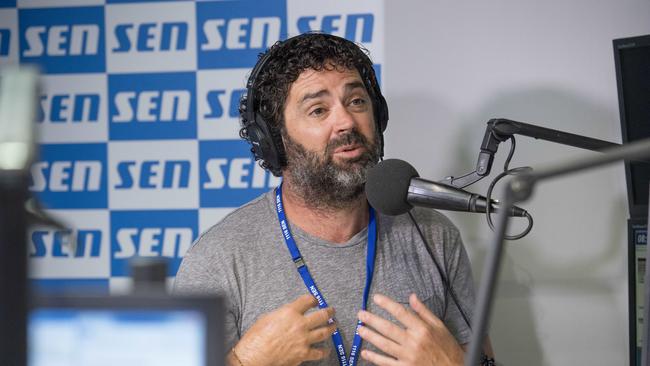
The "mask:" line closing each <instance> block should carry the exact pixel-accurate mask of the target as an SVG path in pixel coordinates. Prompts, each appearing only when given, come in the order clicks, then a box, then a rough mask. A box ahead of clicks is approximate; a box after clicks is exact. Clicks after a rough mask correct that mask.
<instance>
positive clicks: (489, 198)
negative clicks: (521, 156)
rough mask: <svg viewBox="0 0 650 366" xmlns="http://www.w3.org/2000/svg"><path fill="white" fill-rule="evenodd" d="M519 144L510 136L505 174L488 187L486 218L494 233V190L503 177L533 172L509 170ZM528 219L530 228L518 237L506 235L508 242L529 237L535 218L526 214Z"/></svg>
mask: <svg viewBox="0 0 650 366" xmlns="http://www.w3.org/2000/svg"><path fill="white" fill-rule="evenodd" d="M516 146H517V144H516V142H515V137H514V136H510V152H509V153H508V157H507V158H506V161H505V163H504V164H503V172H501V173H500V174H499V175H497V176H496V177H495V178H494V179H493V180H492V182H490V186H489V187H488V190H487V193H486V195H485V197H486V200H487V202H488V204H487V205H485V218H486V220H487V223H488V226H489V227H490V229H492V231H494V224H493V223H492V205H490V204H489V202H492V190H494V186H495V185H496V184H497V182H498V181H499V180H501V179H502V178H503V177H505V176H508V175H517V174H521V173H525V172H529V171H531V170H532V168H531V167H528V166H522V167H517V168H512V169H510V168H509V165H510V160H512V156H513V155H514V154H515V148H516ZM526 218H527V219H528V227H526V229H524V231H522V232H521V233H519V234H517V235H505V237H504V238H505V239H507V240H517V239H521V238H523V237H524V236H526V235H528V233H529V232H530V230H532V229H533V217H532V216H531V215H530V214H529V213H528V212H526Z"/></svg>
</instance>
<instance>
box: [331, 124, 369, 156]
mask: <svg viewBox="0 0 650 366" xmlns="http://www.w3.org/2000/svg"><path fill="white" fill-rule="evenodd" d="M354 144H361V145H363V146H364V147H365V148H366V150H368V151H370V150H371V149H372V148H373V144H371V143H370V142H369V141H368V139H367V138H366V137H365V136H364V135H362V134H361V133H360V132H359V131H357V130H352V131H350V132H348V133H346V134H345V135H342V136H339V137H337V138H335V139H333V140H331V141H330V142H328V143H327V146H326V147H325V155H326V156H331V155H332V153H333V152H334V150H336V149H337V148H338V147H341V146H346V145H354Z"/></svg>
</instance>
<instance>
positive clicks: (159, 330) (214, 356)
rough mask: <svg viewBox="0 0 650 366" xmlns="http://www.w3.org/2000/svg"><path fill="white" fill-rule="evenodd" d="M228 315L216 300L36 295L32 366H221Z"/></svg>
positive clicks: (159, 295) (31, 321)
mask: <svg viewBox="0 0 650 366" xmlns="http://www.w3.org/2000/svg"><path fill="white" fill-rule="evenodd" d="M223 313H224V310H223V300H222V299H220V298H217V297H211V296H200V297H198V296H191V297H171V296H167V295H166V294H164V293H154V292H151V291H149V292H147V293H145V294H143V293H138V294H132V295H126V296H101V295H100V296H89V295H65V296H61V295H49V296H35V297H34V298H33V299H32V300H31V307H30V312H29V323H28V324H29V328H28V329H29V365H30V366H46V365H60V366H77V365H88V366H91V365H120V366H146V365H157V366H180V365H183V366H220V365H223V364H224V336H223V334H224V333H223V331H224V330H223ZM2 365H4V364H2Z"/></svg>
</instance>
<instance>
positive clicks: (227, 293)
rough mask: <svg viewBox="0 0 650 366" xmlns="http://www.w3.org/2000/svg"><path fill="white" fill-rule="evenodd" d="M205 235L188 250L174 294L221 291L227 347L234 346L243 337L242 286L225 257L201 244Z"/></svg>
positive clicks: (207, 293)
mask: <svg viewBox="0 0 650 366" xmlns="http://www.w3.org/2000/svg"><path fill="white" fill-rule="evenodd" d="M201 240H202V239H199V241H198V242H197V243H196V244H195V245H193V246H192V248H191V249H190V250H188V252H187V253H186V254H185V257H184V258H183V261H182V262H181V266H180V268H179V270H178V272H177V273H176V278H175V280H174V286H173V289H172V292H173V294H174V295H179V296H182V295H217V296H220V297H222V298H223V300H224V305H225V314H224V330H225V335H226V339H225V347H226V350H229V349H230V348H232V347H233V346H234V345H235V344H236V343H237V342H238V341H239V338H240V337H241V334H240V331H239V329H240V327H239V323H240V320H239V319H240V316H239V314H240V311H239V302H238V301H237V299H239V295H238V293H239V292H238V289H237V286H236V281H233V278H232V277H233V276H232V275H228V271H227V267H225V266H224V263H220V262H223V261H222V258H219V257H218V256H216V257H215V256H209V255H208V254H207V253H205V252H204V251H203V250H201V248H200V246H201V245H202V243H201Z"/></svg>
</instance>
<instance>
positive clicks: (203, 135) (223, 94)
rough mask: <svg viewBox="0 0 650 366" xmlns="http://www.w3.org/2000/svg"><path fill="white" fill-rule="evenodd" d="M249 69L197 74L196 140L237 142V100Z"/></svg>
mask: <svg viewBox="0 0 650 366" xmlns="http://www.w3.org/2000/svg"><path fill="white" fill-rule="evenodd" d="M248 72H250V70H249V69H227V70H199V71H198V72H197V76H196V79H197V80H196V82H197V99H198V101H197V104H198V134H199V139H202V140H207V139H218V140H226V139H239V128H240V125H239V99H240V98H241V96H242V95H244V94H246V89H245V85H246V79H247V73H248Z"/></svg>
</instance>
